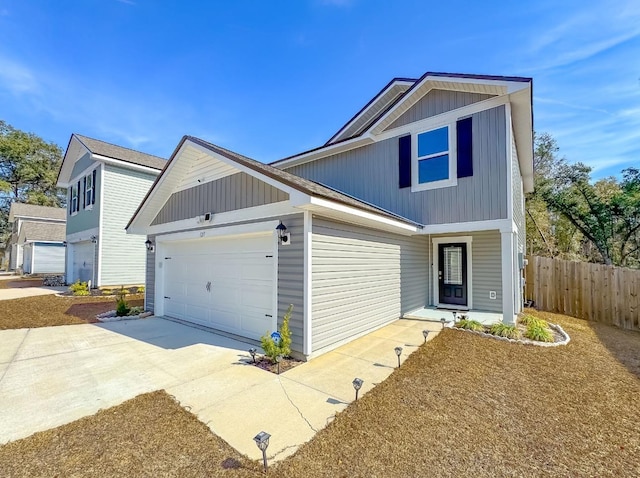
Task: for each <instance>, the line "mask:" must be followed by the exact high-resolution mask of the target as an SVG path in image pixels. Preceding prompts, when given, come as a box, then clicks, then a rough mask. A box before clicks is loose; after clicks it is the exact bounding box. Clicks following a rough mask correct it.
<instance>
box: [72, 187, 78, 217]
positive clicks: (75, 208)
mask: <svg viewBox="0 0 640 478" xmlns="http://www.w3.org/2000/svg"><path fill="white" fill-rule="evenodd" d="M76 212H78V187H77V186H71V214H72V215H73V214H75V213H76Z"/></svg>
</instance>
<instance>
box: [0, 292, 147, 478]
mask: <svg viewBox="0 0 640 478" xmlns="http://www.w3.org/2000/svg"><path fill="white" fill-rule="evenodd" d="M127 302H128V303H129V305H130V306H142V305H143V303H144V299H143V297H142V295H140V294H137V295H131V296H128V297H127ZM114 307H115V301H114V299H113V297H103V298H101V297H91V296H87V297H57V296H55V295H45V296H36V297H25V298H22V299H12V300H0V330H3V329H22V328H33V327H49V326H52V325H72V324H87V323H94V322H97V320H96V315H97V314H101V313H103V312H107V311H109V310H112V309H113V308H114ZM0 476H2V474H1V473H0Z"/></svg>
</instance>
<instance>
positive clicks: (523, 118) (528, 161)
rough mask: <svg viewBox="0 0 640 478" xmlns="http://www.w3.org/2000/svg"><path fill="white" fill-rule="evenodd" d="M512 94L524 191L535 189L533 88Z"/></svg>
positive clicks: (515, 133)
mask: <svg viewBox="0 0 640 478" xmlns="http://www.w3.org/2000/svg"><path fill="white" fill-rule="evenodd" d="M510 96H511V116H512V122H513V135H514V137H515V140H516V149H517V151H518V161H519V163H520V173H521V174H522V182H523V186H524V192H525V193H530V192H532V191H533V118H532V115H531V88H529V89H528V90H522V91H519V92H517V93H515V94H512V95H510Z"/></svg>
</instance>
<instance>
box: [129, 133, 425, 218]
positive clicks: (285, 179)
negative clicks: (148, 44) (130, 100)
mask: <svg viewBox="0 0 640 478" xmlns="http://www.w3.org/2000/svg"><path fill="white" fill-rule="evenodd" d="M187 143H192V144H194V145H197V146H200V147H202V148H204V149H206V150H208V151H210V152H212V153H214V154H216V155H218V156H221V157H223V158H225V159H226V160H228V161H230V162H232V164H233V163H235V164H237V165H239V166H242V167H244V169H247V170H248V171H249V174H251V172H255V173H258V174H261V175H264V176H266V177H267V178H270V179H273V180H275V181H277V182H278V183H280V184H282V185H284V186H288V187H290V188H292V189H294V190H296V191H299V192H301V193H303V194H307V195H309V196H313V197H317V198H322V199H327V200H330V201H333V202H336V203H339V204H342V205H345V206H349V207H352V208H356V209H359V210H362V211H365V212H369V213H373V214H377V215H379V216H383V217H386V218H388V219H393V220H394V221H400V222H402V223H405V224H407V225H411V226H421V225H420V224H418V223H416V222H414V221H411V220H409V219H407V218H404V217H402V216H399V215H397V214H394V213H391V212H389V211H386V210H384V209H381V208H379V207H376V206H374V205H372V204H369V203H366V202H364V201H360V200H358V199H356V198H354V197H352V196H349V195H346V194H343V193H341V192H339V191H337V190H335V189H331V188H328V187H327V186H324V185H322V184H318V183H316V182H314V181H310V180H308V179H304V178H301V177H300V176H296V175H295V174H291V173H289V172H287V171H284V170H282V169H278V168H275V167H273V166H271V165H269V164H265V163H261V162H259V161H256V160H255V159H251V158H248V157H246V156H243V155H241V154H238V153H235V152H233V151H230V150H228V149H225V148H222V147H220V146H217V145H215V144H212V143H209V142H208V141H205V140H203V139H200V138H196V137H194V136H184V137H183V138H182V140H181V141H180V143H179V144H178V146H177V148H176V150H175V151H174V153H173V154H172V155H171V158H170V159H169V162H168V164H167V167H166V168H165V169H164V171H163V172H162V173H161V174H160V176H158V177H157V178H156V181H155V182H154V184H153V186H152V187H151V189H150V190H149V191H148V192H147V195H146V196H145V198H144V199H143V201H142V203H141V204H140V205H139V206H138V209H137V210H136V212H135V213H134V215H133V217H132V218H131V220H130V221H129V223H128V224H127V226H126V229H128V228H129V227H130V226H131V225H132V224H133V223H134V221H135V220H136V219H137V218H138V217H139V215H140V212H141V211H142V209H143V208H144V207H145V206H146V204H147V203H148V200H149V198H150V197H151V196H153V195H155V194H161V195H162V201H160V202H161V203H162V204H164V202H166V201H167V200H168V199H169V197H170V196H171V194H172V193H173V190H172V189H171V190H169V188H167V189H166V190H165V191H160V189H161V186H160V185H161V184H162V180H163V179H164V178H165V176H166V175H169V174H171V169H172V165H173V162H174V161H175V160H176V157H178V156H179V153H180V151H181V149H182V148H183V146H184V145H186V144H187ZM158 212H159V209H158V211H153V213H152V214H151V215H152V216H153V217H154V218H155V216H156V215H157V213H158ZM152 219H153V218H152Z"/></svg>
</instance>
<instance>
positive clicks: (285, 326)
mask: <svg viewBox="0 0 640 478" xmlns="http://www.w3.org/2000/svg"><path fill="white" fill-rule="evenodd" d="M291 312H293V304H290V305H289V308H288V309H287V312H286V313H285V314H284V317H283V319H282V327H280V343H279V344H277V343H276V342H275V340H273V339H272V338H271V334H270V333H269V332H267V333H265V334H264V335H263V336H262V337H260V345H261V346H262V350H264V354H265V355H266V356H267V357H269V358H270V359H271V362H275V361H276V357H277V356H278V355H282V356H283V357H288V356H289V355H290V354H291V329H289V319H291Z"/></svg>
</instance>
